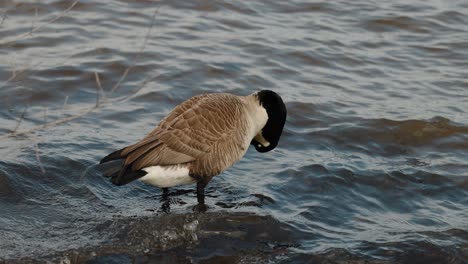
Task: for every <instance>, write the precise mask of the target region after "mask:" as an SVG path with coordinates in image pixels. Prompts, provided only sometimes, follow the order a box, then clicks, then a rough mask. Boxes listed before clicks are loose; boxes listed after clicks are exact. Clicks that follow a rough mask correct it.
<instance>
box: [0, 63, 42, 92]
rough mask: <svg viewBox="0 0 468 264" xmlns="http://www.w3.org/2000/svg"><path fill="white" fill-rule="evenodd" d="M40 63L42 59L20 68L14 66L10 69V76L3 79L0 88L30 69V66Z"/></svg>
mask: <svg viewBox="0 0 468 264" xmlns="http://www.w3.org/2000/svg"><path fill="white" fill-rule="evenodd" d="M41 64H42V61H40V62H38V63H36V64H34V65H30V66H27V67H25V68H24V69H22V70H16V69H15V68H13V70H12V71H11V76H10V78H8V79H7V80H6V81H4V82H3V83H2V84H0V88H3V87H4V86H5V85H6V84H7V83H9V82H11V81H12V80H14V79H16V78H17V77H19V76H22V75H23V74H24V73H26V72H27V71H28V70H29V69H32V68H34V67H36V66H39V65H41Z"/></svg>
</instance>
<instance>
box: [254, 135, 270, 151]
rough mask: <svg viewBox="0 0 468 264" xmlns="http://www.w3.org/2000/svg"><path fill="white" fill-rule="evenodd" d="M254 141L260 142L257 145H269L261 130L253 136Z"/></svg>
mask: <svg viewBox="0 0 468 264" xmlns="http://www.w3.org/2000/svg"><path fill="white" fill-rule="evenodd" d="M254 139H255V140H256V141H258V143H260V144H261V145H260V144H259V145H258V147H262V146H263V147H268V146H270V142H268V141H267V140H266V139H265V138H264V137H263V135H262V131H260V132H259V133H258V134H257V135H256V136H255V138H254Z"/></svg>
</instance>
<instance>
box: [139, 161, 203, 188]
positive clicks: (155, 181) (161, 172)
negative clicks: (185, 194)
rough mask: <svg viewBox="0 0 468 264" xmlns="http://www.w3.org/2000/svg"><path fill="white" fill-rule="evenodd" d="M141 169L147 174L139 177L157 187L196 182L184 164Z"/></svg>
mask: <svg viewBox="0 0 468 264" xmlns="http://www.w3.org/2000/svg"><path fill="white" fill-rule="evenodd" d="M142 170H144V171H146V172H147V174H146V175H145V176H143V177H141V178H140V180H141V181H142V182H144V183H148V184H151V185H154V186H157V187H159V188H167V187H174V186H177V185H183V184H191V183H195V182H196V181H195V179H194V178H192V177H190V176H189V169H188V168H187V167H186V166H181V165H175V166H152V167H147V168H143V169H142Z"/></svg>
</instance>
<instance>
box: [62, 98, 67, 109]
mask: <svg viewBox="0 0 468 264" xmlns="http://www.w3.org/2000/svg"><path fill="white" fill-rule="evenodd" d="M67 104H68V95H67V96H65V101H64V102H63V107H62V108H63V109H65V108H66V107H67Z"/></svg>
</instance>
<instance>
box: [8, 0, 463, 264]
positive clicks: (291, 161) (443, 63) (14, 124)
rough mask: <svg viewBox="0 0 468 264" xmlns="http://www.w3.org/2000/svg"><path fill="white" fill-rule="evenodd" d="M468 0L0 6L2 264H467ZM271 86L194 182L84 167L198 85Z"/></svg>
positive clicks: (220, 88)
mask: <svg viewBox="0 0 468 264" xmlns="http://www.w3.org/2000/svg"><path fill="white" fill-rule="evenodd" d="M467 69H468V2H466V1H456V0H454V1H438V0H429V1H407V0H405V1H403V0H397V1H363V0H362V1H361V0H356V1H323V0H319V1H291V0H288V1H273V0H254V1H227V0H221V1H208V0H197V1H185V0H173V1H151V0H144V1H123V0H121V1H98V0H80V1H72V0H44V1H32V0H6V1H0V156H1V158H0V263H36V262H39V263H42V262H47V261H49V262H52V263H59V262H62V263H468V110H467V106H468V78H467V77H468V70H467ZM261 89H271V90H274V91H276V92H277V93H279V94H280V95H281V96H282V97H283V99H284V101H285V102H286V105H287V108H288V119H287V122H286V126H285V130H284V133H283V137H282V138H281V141H280V144H279V145H278V147H277V148H276V149H275V150H274V151H272V152H269V153H265V154H262V153H257V152H256V151H255V150H254V149H250V150H249V151H248V153H247V155H246V156H245V157H244V158H243V159H242V160H241V161H240V162H239V163H237V164H236V165H235V166H234V167H232V168H230V169H229V170H227V171H226V172H224V173H222V174H221V175H219V176H217V177H215V178H214V179H213V181H212V182H211V183H210V184H209V185H208V188H207V198H206V200H207V204H208V207H209V208H208V210H207V212H205V213H201V212H198V211H197V210H194V208H195V205H196V195H195V193H194V186H184V187H180V188H175V189H172V192H173V195H172V196H171V198H170V203H167V202H164V201H162V200H161V191H160V190H159V189H157V188H153V187H151V186H147V185H144V184H143V183H141V182H135V183H132V184H129V185H126V186H122V187H117V186H113V185H112V184H110V183H109V182H108V181H107V179H105V178H103V177H102V176H101V175H100V172H99V167H98V166H96V164H97V163H98V161H99V160H100V159H101V158H102V157H104V156H105V155H107V154H108V153H110V152H111V151H113V150H116V149H119V148H122V147H124V146H126V145H129V144H131V143H134V142H135V141H137V140H139V139H140V138H142V137H143V136H145V135H146V133H148V132H149V131H150V130H151V129H152V128H153V127H154V126H155V125H156V124H157V123H158V122H159V120H161V118H163V117H164V116H165V115H166V114H167V113H168V112H169V111H170V110H171V109H172V108H173V107H174V106H175V105H177V104H178V103H180V102H182V101H184V100H186V99H188V98H189V97H191V96H194V95H197V94H200V93H207V92H229V93H234V94H238V95H247V94H250V93H252V92H254V91H257V90H261Z"/></svg>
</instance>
